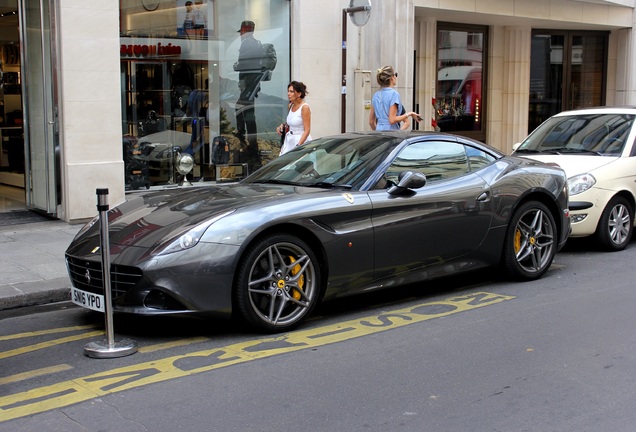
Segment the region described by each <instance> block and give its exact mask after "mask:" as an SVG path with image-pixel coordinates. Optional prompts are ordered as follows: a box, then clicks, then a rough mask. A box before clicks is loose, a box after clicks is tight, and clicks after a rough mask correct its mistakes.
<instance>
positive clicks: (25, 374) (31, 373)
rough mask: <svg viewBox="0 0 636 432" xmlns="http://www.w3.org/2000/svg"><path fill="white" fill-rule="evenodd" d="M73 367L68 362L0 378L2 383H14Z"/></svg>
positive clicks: (0, 383)
mask: <svg viewBox="0 0 636 432" xmlns="http://www.w3.org/2000/svg"><path fill="white" fill-rule="evenodd" d="M69 369H73V366H71V365H67V364H61V365H56V366H49V367H45V368H42V369H34V370H32V371H27V372H22V373H19V374H15V375H9V376H7V377H4V378H0V385H4V384H9V383H14V382H18V381H25V380H28V379H31V378H35V377H39V376H42V375H49V374H52V373H56V372H62V371H65V370H69Z"/></svg>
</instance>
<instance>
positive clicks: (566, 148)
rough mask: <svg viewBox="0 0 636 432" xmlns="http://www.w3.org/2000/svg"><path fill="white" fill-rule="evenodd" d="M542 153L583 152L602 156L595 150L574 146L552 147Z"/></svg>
mask: <svg viewBox="0 0 636 432" xmlns="http://www.w3.org/2000/svg"><path fill="white" fill-rule="evenodd" d="M542 153H555V154H563V153H583V154H592V155H596V156H601V153H599V152H597V151H594V150H587V149H582V148H572V147H561V148H558V149H550V150H545V151H543V152H542Z"/></svg>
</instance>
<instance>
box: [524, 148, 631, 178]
mask: <svg viewBox="0 0 636 432" xmlns="http://www.w3.org/2000/svg"><path fill="white" fill-rule="evenodd" d="M517 156H522V157H525V158H529V159H533V160H537V161H541V162H543V163H546V164H548V165H554V164H556V165H558V166H559V167H561V168H562V169H563V171H565V174H566V175H567V177H568V178H570V177H572V176H575V175H577V174H583V173H587V172H592V171H594V170H596V169H598V168H600V167H602V166H605V165H607V164H610V163H612V162H614V161H615V160H617V159H618V158H617V157H610V156H589V155H553V154H550V155H525V154H524V155H520V154H517Z"/></svg>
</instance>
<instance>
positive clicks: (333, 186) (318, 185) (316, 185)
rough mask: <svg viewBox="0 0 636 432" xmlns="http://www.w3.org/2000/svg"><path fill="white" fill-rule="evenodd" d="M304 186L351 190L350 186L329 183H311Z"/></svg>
mask: <svg viewBox="0 0 636 432" xmlns="http://www.w3.org/2000/svg"><path fill="white" fill-rule="evenodd" d="M306 186H311V187H319V188H324V189H351V188H352V186H351V185H348V184H337V183H330V182H324V181H321V182H316V183H312V184H310V185H306Z"/></svg>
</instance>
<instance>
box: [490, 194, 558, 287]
mask: <svg viewBox="0 0 636 432" xmlns="http://www.w3.org/2000/svg"><path fill="white" fill-rule="evenodd" d="M556 236H557V228H556V223H555V222H554V218H553V217H552V214H551V213H550V211H549V210H548V208H547V207H546V206H545V205H543V204H542V203H540V202H538V201H528V202H526V203H523V204H522V205H521V206H520V207H519V208H518V209H517V210H516V211H515V213H514V214H513V215H512V217H511V219H510V224H509V225H508V229H507V231H506V239H505V240H504V247H503V257H502V261H503V266H504V269H505V270H506V271H507V273H508V274H509V275H510V276H511V277H513V278H515V279H521V280H533V279H537V278H540V277H541V276H543V274H544V273H545V272H546V271H548V269H549V268H550V266H551V265H552V260H554V255H555V254H556V248H557V241H556Z"/></svg>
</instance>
